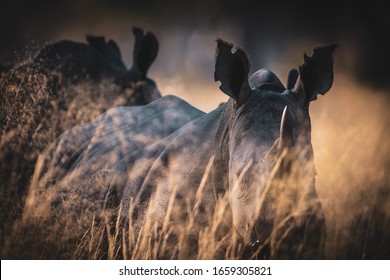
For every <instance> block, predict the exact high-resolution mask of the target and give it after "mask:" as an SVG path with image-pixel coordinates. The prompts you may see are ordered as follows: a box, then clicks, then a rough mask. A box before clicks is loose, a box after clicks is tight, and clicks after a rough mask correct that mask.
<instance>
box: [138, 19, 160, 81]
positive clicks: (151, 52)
mask: <svg viewBox="0 0 390 280" xmlns="http://www.w3.org/2000/svg"><path fill="white" fill-rule="evenodd" d="M133 34H134V36H135V43H134V50H133V67H132V68H133V69H134V70H137V72H139V73H140V74H141V76H142V78H145V77H146V74H147V73H148V70H149V67H150V66H151V65H152V63H153V62H154V60H155V59H156V57H157V53H158V40H157V38H156V36H155V35H154V34H153V33H151V32H147V33H146V34H144V31H143V30H142V29H141V28H137V27H134V28H133Z"/></svg>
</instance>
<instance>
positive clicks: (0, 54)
mask: <svg viewBox="0 0 390 280" xmlns="http://www.w3.org/2000/svg"><path fill="white" fill-rule="evenodd" d="M379 3H380V2H379V1H378V3H375V1H369V2H362V1H355V2H354V3H353V4H346V3H343V2H342V1H332V2H331V1H289V2H288V3H283V2H281V1H277V0H276V1H275V0H273V1H253V0H240V1H237V0H236V1H233V0H227V1H224V0H215V1H211V0H208V1H207V0H201V1H186V0H183V1H179V0H168V1H161V0H160V1H158V0H139V1H126V0H77V1H74V0H68V1H52V0H38V1H27V0H12V1H9V0H2V1H1V4H0V38H1V43H0V63H2V64H5V63H14V62H17V61H21V60H23V59H25V56H26V55H33V54H34V53H35V52H36V50H37V49H38V48H39V47H41V46H42V45H43V44H45V43H47V42H53V41H56V40H60V39H73V40H78V41H84V36H85V34H91V35H104V36H106V37H108V38H112V39H115V40H116V41H117V42H118V43H119V45H120V47H121V50H122V55H123V56H124V60H125V61H126V63H128V64H131V51H132V43H133V41H132V40H133V36H132V34H131V27H132V26H135V25H136V26H140V27H142V28H144V29H148V30H151V31H153V32H154V33H155V34H156V35H157V37H158V38H159V40H160V43H161V44H160V53H159V56H158V58H157V61H156V64H155V68H154V70H153V71H155V72H159V76H161V77H162V78H172V77H173V75H174V73H177V72H180V73H181V74H185V75H188V78H191V76H194V75H195V76H199V75H200V76H201V78H203V77H205V78H207V79H209V80H210V81H211V80H212V71H213V58H214V48H215V42H214V40H215V39H216V38H217V37H222V38H225V39H227V40H230V41H233V42H234V43H235V44H237V45H240V46H242V47H243V48H245V49H246V50H247V51H248V53H249V54H250V56H251V59H252V63H253V68H252V69H257V68H261V67H270V66H271V65H277V64H280V63H285V64H286V63H288V60H290V61H291V60H293V62H294V63H295V61H298V62H299V61H301V60H302V53H303V51H307V52H310V50H311V49H312V47H313V46H316V45H320V44H328V43H333V42H337V43H339V44H340V47H339V51H338V58H337V61H338V63H337V65H336V66H337V69H338V70H339V71H345V72H348V73H350V74H352V75H353V77H354V78H355V79H356V81H358V82H361V83H364V84H365V85H367V86H369V87H371V88H373V89H376V90H384V91H388V89H389V88H390V78H389V75H390V17H389V14H388V9H385V7H384V4H379ZM382 3H383V2H382ZM201 46H206V47H203V48H201ZM297 50H299V51H297ZM286 60H287V61H286ZM291 64H292V65H295V64H293V63H291ZM162 70H163V71H164V73H161V71H162ZM283 71H284V70H283Z"/></svg>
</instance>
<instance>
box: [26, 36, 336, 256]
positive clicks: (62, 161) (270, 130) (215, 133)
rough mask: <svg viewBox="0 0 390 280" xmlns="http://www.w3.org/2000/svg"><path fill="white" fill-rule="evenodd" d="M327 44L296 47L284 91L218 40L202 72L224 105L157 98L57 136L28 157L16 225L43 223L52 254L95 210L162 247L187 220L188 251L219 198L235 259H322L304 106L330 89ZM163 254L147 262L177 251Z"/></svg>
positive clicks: (81, 232) (322, 229) (87, 226)
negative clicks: (203, 106)
mask: <svg viewBox="0 0 390 280" xmlns="http://www.w3.org/2000/svg"><path fill="white" fill-rule="evenodd" d="M335 48H336V45H335V44H332V45H328V46H322V47H317V48H315V49H314V51H313V55H312V56H307V55H306V54H305V55H304V63H303V64H302V65H300V66H299V69H298V70H292V71H291V72H290V75H289V81H288V86H287V88H285V87H284V86H283V84H282V83H281V81H280V80H279V78H278V77H277V76H276V75H275V74H274V73H273V72H272V71H270V70H268V69H261V70H259V71H257V72H255V73H254V74H252V75H249V73H250V59H249V56H248V54H247V53H246V52H245V51H244V50H243V49H241V48H236V51H235V52H233V51H232V49H233V44H231V43H229V42H226V41H224V40H222V39H218V40H217V54H216V62H215V72H214V78H215V81H219V82H220V89H221V91H222V92H223V93H225V94H226V95H228V96H229V99H228V101H227V102H226V103H224V104H221V105H220V106H218V107H217V108H216V109H215V110H213V111H211V112H210V113H204V112H202V111H199V110H197V109H196V108H194V107H192V106H191V105H189V104H188V103H186V102H185V101H183V100H181V99H180V98H178V97H174V96H164V97H162V98H160V99H159V100H156V101H154V102H152V103H150V104H148V105H146V106H141V107H131V108H116V109H112V110H110V111H109V112H107V114H106V115H102V116H101V117H99V118H98V119H96V120H95V121H93V122H91V123H89V124H86V125H84V126H80V127H76V128H74V129H72V130H69V131H67V132H66V133H65V134H63V135H62V136H61V137H59V138H58V139H57V140H56V141H55V142H54V143H53V144H52V145H51V146H50V147H49V148H48V149H47V150H46V151H45V152H44V153H43V154H42V156H41V157H40V159H39V161H38V164H37V166H36V169H35V174H34V178H33V182H32V184H31V189H30V192H29V197H28V199H27V202H26V206H25V209H24V215H23V222H24V223H25V224H28V223H32V224H34V225H37V224H39V223H42V221H48V222H47V223H46V224H45V231H44V233H45V234H51V238H48V237H47V236H46V238H45V240H46V241H45V242H47V240H55V241H56V242H55V243H56V244H54V245H53V244H51V246H58V247H60V249H57V251H56V252H64V251H67V250H70V247H66V246H67V245H64V244H79V243H77V242H75V240H77V239H79V240H80V239H81V238H82V236H84V237H85V235H86V232H90V230H91V221H96V219H97V217H99V216H104V215H105V214H107V213H110V215H111V214H112V213H115V214H114V217H116V218H114V221H116V222H114V224H115V225H116V227H118V226H119V227H123V228H125V227H126V226H127V227H128V230H129V231H132V234H133V236H135V240H140V236H141V235H142V232H143V230H144V229H145V228H147V231H149V233H150V232H154V231H155V229H156V231H157V232H159V233H161V235H160V236H162V237H163V239H164V238H165V239H164V240H165V241H166V240H168V241H167V242H168V243H169V244H170V245H169V246H175V244H177V243H179V242H178V239H175V235H174V234H173V235H172V236H173V239H170V236H171V235H170V234H171V233H172V232H175V229H176V228H179V227H180V223H182V222H183V221H188V220H191V219H194V220H193V224H194V225H196V227H195V228H196V229H197V232H196V233H195V234H194V235H193V236H191V237H190V239H191V242H192V243H191V244H192V245H191V246H192V247H189V250H190V251H196V250H195V248H198V246H201V244H197V243H196V239H197V238H199V236H200V235H201V233H202V232H203V230H204V229H205V228H207V227H208V226H210V223H212V222H213V221H212V220H213V218H214V217H215V216H214V214H215V211H216V205H218V204H219V202H220V200H221V199H222V198H227V201H228V204H227V205H228V206H227V207H226V208H224V209H225V210H224V212H223V214H222V215H221V216H222V217H223V220H224V221H223V223H222V224H221V225H220V226H219V230H218V231H221V232H220V233H218V234H222V236H223V234H224V231H226V230H227V229H231V228H233V229H234V232H236V233H237V239H239V240H240V241H239V242H241V243H240V244H243V245H242V246H241V247H240V248H241V249H242V250H241V251H240V254H239V255H238V256H239V257H241V258H270V259H319V258H323V256H324V246H325V238H326V223H325V216H324V212H323V209H322V206H321V202H320V199H319V198H318V195H317V193H316V189H315V175H316V170H315V166H314V152H313V147H312V144H311V123H310V115H309V105H310V103H311V102H312V101H314V100H316V99H317V95H318V94H321V95H323V94H325V93H326V92H327V91H329V89H330V88H331V86H332V83H333V53H334V50H335ZM122 110H124V111H122ZM114 116H115V117H114ZM191 209H196V217H195V218H194V215H193V214H194V212H193V211H191ZM111 217H112V216H111ZM150 224H153V225H156V226H155V227H150ZM148 225H149V227H148ZM167 225H170V226H169V228H171V229H172V228H173V229H172V230H171V231H170V230H167V228H168V226H167ZM108 231H109V232H110V230H108ZM178 231H180V230H178ZM48 232H49V233H48ZM65 232H66V234H65ZM35 236H37V235H35ZM164 236H165V237H164ZM53 238H54V239H53ZM222 239H223V238H222ZM69 240H73V241H72V242H69ZM165 241H164V242H165ZM45 244H46V245H47V243H45ZM169 246H168V247H169ZM58 247H56V248H58ZM61 250H62V251H61ZM71 250H74V248H73V249H71ZM175 252H176V251H175V250H172V251H171V253H172V255H168V256H167V255H164V254H162V255H157V257H162V258H164V257H176V258H181V257H182V256H183V255H180V254H177V252H176V253H175ZM41 253H42V252H41ZM72 256H74V255H69V252H68V255H66V254H65V255H60V257H65V258H68V257H72ZM223 256H226V255H223ZM54 257H56V256H54ZM57 257H58V255H57ZM185 257H186V258H187V257H188V258H192V257H194V256H191V257H190V256H189V255H185ZM196 257H197V256H196V253H195V258H196ZM216 257H217V258H220V257H221V255H218V256H216ZM236 257H237V256H236Z"/></svg>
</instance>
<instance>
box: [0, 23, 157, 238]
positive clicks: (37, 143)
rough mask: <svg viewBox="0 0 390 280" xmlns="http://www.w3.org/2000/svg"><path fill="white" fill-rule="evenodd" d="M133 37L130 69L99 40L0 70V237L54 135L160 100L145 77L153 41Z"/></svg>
mask: <svg viewBox="0 0 390 280" xmlns="http://www.w3.org/2000/svg"><path fill="white" fill-rule="evenodd" d="M133 33H134V36H135V43H134V49H133V64H132V66H131V67H130V68H127V67H126V65H125V63H124V62H123V61H122V57H121V53H120V50H119V47H118V45H117V44H116V43H115V42H114V41H113V40H108V41H107V40H106V39H105V38H104V37H99V36H87V43H82V42H74V41H70V40H63V41H59V42H55V43H52V44H49V45H47V46H45V47H44V48H43V49H41V50H40V51H39V52H38V53H37V54H36V55H35V56H34V57H33V58H32V59H30V60H28V61H26V62H24V63H22V64H20V65H19V64H15V65H8V66H2V67H0V139H1V141H0V142H1V146H0V162H2V163H6V164H1V167H0V182H1V183H0V188H1V189H0V192H1V193H2V194H3V195H2V196H1V197H2V203H1V211H0V212H2V213H3V214H1V215H0V223H1V225H2V226H1V230H0V237H2V236H3V235H4V234H5V231H6V229H7V228H10V226H9V224H12V223H13V221H14V220H15V218H16V217H18V216H19V215H20V210H19V209H20V208H22V205H23V204H22V203H23V202H22V201H23V200H24V198H25V195H26V193H27V185H28V184H29V181H30V179H31V176H32V174H33V171H34V166H35V163H36V160H37V158H38V155H39V154H40V153H41V152H42V151H43V150H44V149H45V148H46V147H47V146H48V145H49V144H50V143H52V142H53V141H54V140H55V139H56V138H57V137H58V136H59V135H61V134H62V133H63V132H65V131H66V130H68V129H70V128H72V127H74V126H76V125H79V124H82V123H85V122H88V121H91V120H93V119H95V118H96V117H98V116H99V115H100V114H102V113H103V112H105V111H106V110H108V109H109V108H111V107H116V106H134V105H144V104H147V103H150V102H152V101H153V100H156V99H158V98H160V97H161V94H160V91H159V89H158V87H157V84H156V82H155V81H153V80H152V79H151V78H149V77H148V75H147V73H148V70H149V67H150V66H151V65H152V63H153V62H154V60H155V59H156V56H157V53H158V47H159V44H158V40H157V38H156V36H155V35H154V34H153V33H151V32H146V33H145V32H144V31H143V30H142V29H140V28H134V29H133ZM0 239H3V238H0Z"/></svg>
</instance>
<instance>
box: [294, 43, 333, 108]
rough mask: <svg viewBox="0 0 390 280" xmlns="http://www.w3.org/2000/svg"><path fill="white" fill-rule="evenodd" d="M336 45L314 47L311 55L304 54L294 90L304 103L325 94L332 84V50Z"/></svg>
mask: <svg viewBox="0 0 390 280" xmlns="http://www.w3.org/2000/svg"><path fill="white" fill-rule="evenodd" d="M336 47H337V45H336V44H332V45H328V46H324V47H318V48H315V49H314V51H313V55H312V56H311V57H310V56H307V55H306V54H304V56H303V57H304V63H303V64H302V65H300V66H299V77H298V79H297V82H296V83H295V86H294V90H293V91H294V92H295V93H296V94H297V95H298V97H299V100H301V101H302V102H303V103H304V105H307V106H308V105H309V103H310V102H311V101H313V100H316V99H317V95H318V94H325V93H326V92H327V91H328V90H329V89H330V88H331V87H332V84H333V52H334V50H335V49H336Z"/></svg>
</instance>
